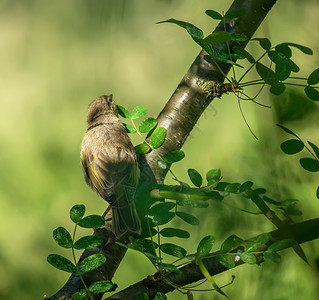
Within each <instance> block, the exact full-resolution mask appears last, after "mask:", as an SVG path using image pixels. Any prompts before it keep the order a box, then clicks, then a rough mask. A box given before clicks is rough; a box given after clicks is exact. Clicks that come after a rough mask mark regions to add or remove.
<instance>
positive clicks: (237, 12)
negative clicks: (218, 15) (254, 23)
mask: <svg viewBox="0 0 319 300" xmlns="http://www.w3.org/2000/svg"><path fill="white" fill-rule="evenodd" d="M245 14H246V10H245V9H244V8H242V7H238V8H232V9H230V10H229V11H228V12H227V13H226V15H225V19H235V18H240V17H242V16H244V15H245Z"/></svg>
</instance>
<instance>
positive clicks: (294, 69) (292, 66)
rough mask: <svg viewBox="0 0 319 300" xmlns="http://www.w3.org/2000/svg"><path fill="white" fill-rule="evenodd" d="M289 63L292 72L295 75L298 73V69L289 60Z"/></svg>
mask: <svg viewBox="0 0 319 300" xmlns="http://www.w3.org/2000/svg"><path fill="white" fill-rule="evenodd" d="M289 63H290V68H291V71H292V72H295V73H297V72H299V71H300V68H299V67H298V66H297V65H296V64H295V63H294V62H293V61H292V60H291V59H289Z"/></svg>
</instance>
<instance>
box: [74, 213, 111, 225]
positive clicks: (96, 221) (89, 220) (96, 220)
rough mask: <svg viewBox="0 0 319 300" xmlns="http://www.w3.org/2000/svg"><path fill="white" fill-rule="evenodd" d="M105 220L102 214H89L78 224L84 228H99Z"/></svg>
mask: <svg viewBox="0 0 319 300" xmlns="http://www.w3.org/2000/svg"><path fill="white" fill-rule="evenodd" d="M104 224H105V220H104V218H103V217H102V216H98V215H90V216H87V217H85V218H83V219H81V221H80V222H79V223H78V225H79V226H81V227H84V228H99V227H102V226H104Z"/></svg>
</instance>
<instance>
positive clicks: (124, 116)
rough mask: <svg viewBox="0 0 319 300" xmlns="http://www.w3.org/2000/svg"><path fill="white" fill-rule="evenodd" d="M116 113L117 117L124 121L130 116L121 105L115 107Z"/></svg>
mask: <svg viewBox="0 0 319 300" xmlns="http://www.w3.org/2000/svg"><path fill="white" fill-rule="evenodd" d="M117 111H118V113H119V115H120V116H121V117H123V118H125V119H130V118H131V115H130V113H129V112H128V111H127V110H126V109H125V108H124V107H123V106H121V105H117Z"/></svg>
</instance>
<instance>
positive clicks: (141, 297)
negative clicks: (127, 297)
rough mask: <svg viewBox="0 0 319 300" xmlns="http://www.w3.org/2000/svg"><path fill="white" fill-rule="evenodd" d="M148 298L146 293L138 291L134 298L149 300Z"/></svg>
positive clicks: (136, 299)
mask: <svg viewBox="0 0 319 300" xmlns="http://www.w3.org/2000/svg"><path fill="white" fill-rule="evenodd" d="M149 299H150V298H149V297H148V295H147V294H146V293H140V294H138V295H137V296H136V298H135V300H149Z"/></svg>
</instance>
